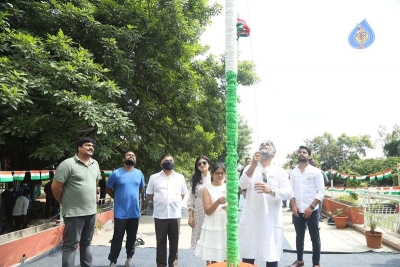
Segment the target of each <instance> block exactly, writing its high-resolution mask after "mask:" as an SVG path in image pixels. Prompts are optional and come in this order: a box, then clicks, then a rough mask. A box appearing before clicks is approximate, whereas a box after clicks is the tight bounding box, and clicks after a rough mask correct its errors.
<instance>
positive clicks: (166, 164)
mask: <svg viewBox="0 0 400 267" xmlns="http://www.w3.org/2000/svg"><path fill="white" fill-rule="evenodd" d="M161 166H162V167H163V169H164V170H167V171H170V170H172V169H173V168H174V167H175V164H174V163H173V162H172V161H166V162H163V163H162V164H161Z"/></svg>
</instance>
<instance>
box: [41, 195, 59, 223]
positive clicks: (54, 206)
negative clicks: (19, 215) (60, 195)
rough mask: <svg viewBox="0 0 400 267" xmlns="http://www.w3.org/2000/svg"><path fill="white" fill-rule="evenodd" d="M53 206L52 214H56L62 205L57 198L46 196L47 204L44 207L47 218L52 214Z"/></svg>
mask: <svg viewBox="0 0 400 267" xmlns="http://www.w3.org/2000/svg"><path fill="white" fill-rule="evenodd" d="M50 207H51V216H52V217H53V216H55V215H56V214H57V213H58V209H59V207H60V205H59V204H58V202H57V200H56V199H55V198H47V197H46V206H45V208H44V216H45V217H46V218H47V217H48V216H49V214H50Z"/></svg>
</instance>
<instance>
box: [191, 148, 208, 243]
mask: <svg viewBox="0 0 400 267" xmlns="http://www.w3.org/2000/svg"><path fill="white" fill-rule="evenodd" d="M210 165H211V161H210V159H209V158H208V157H206V156H204V155H201V156H199V157H198V158H197V159H196V161H195V165H194V173H193V176H192V179H191V181H190V194H189V199H188V202H187V207H188V210H189V219H188V224H189V226H190V227H192V239H191V246H190V248H191V249H195V248H196V243H197V240H199V238H200V233H201V226H202V225H203V222H204V217H205V213H204V206H203V200H202V194H203V189H204V187H205V186H206V185H207V184H210V183H211V174H210Z"/></svg>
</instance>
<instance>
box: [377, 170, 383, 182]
mask: <svg viewBox="0 0 400 267" xmlns="http://www.w3.org/2000/svg"><path fill="white" fill-rule="evenodd" d="M376 178H377V179H378V181H382V179H383V172H380V173H378V174H377V175H376Z"/></svg>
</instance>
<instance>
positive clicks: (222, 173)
mask: <svg viewBox="0 0 400 267" xmlns="http://www.w3.org/2000/svg"><path fill="white" fill-rule="evenodd" d="M214 173H215V174H216V175H225V173H224V172H214Z"/></svg>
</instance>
